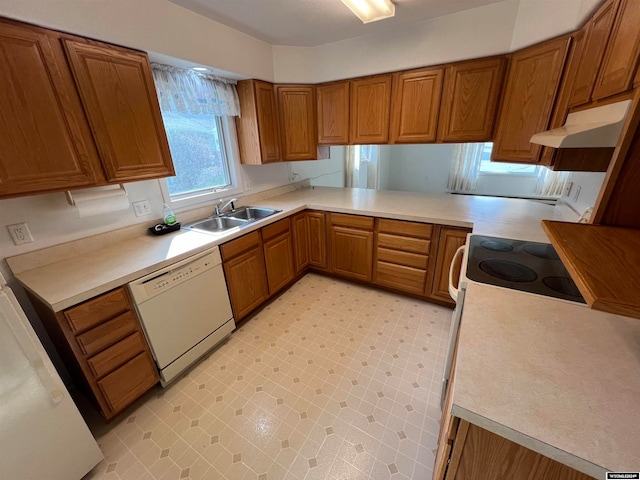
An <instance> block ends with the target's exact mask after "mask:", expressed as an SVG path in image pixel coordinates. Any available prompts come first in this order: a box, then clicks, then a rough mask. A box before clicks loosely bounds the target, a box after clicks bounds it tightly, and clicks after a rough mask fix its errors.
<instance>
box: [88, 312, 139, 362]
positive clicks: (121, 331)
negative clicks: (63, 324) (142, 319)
mask: <svg viewBox="0 0 640 480" xmlns="http://www.w3.org/2000/svg"><path fill="white" fill-rule="evenodd" d="M137 329H138V321H137V319H136V316H135V315H134V313H133V312H131V311H129V312H126V313H123V314H122V315H120V316H119V317H116V318H114V319H113V320H109V321H108V322H105V323H103V324H102V325H98V326H97V327H95V328H92V329H91V330H89V331H88V332H85V333H83V334H82V335H78V336H77V337H76V340H77V341H78V344H79V345H80V348H81V349H82V351H83V352H84V353H85V354H86V355H87V356H91V355H95V354H96V353H98V352H101V351H102V350H104V349H105V348H107V347H110V346H111V345H113V344H114V343H116V342H117V341H118V340H121V339H123V338H124V337H126V336H127V335H130V334H132V333H133V332H135V331H136V330H137Z"/></svg>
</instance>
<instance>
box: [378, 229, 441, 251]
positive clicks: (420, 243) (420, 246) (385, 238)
mask: <svg viewBox="0 0 640 480" xmlns="http://www.w3.org/2000/svg"><path fill="white" fill-rule="evenodd" d="M378 247H386V248H393V249H395V250H402V251H404V252H412V253H421V254H423V255H428V254H429V248H430V247H431V240H423V239H421V238H411V237H399V236H397V235H390V234H388V233H379V234H378Z"/></svg>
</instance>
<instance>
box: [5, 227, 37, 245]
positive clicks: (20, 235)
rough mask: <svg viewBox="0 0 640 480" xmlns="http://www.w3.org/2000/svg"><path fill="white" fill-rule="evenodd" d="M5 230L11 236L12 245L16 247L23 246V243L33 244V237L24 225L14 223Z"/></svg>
mask: <svg viewBox="0 0 640 480" xmlns="http://www.w3.org/2000/svg"><path fill="white" fill-rule="evenodd" d="M7 230H9V233H10V234H11V238H12V239H13V243H15V244H16V245H24V244H25V243H31V242H33V237H32V236H31V232H30V231H29V227H27V224H26V223H14V224H13V225H7Z"/></svg>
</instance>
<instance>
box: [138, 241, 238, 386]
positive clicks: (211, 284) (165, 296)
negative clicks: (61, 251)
mask: <svg viewBox="0 0 640 480" xmlns="http://www.w3.org/2000/svg"><path fill="white" fill-rule="evenodd" d="M129 290H130V291H131V296H132V297H133V300H134V303H135V305H136V309H137V311H138V315H139V316H140V321H141V323H142V328H143V330H144V333H145V335H146V337H147V340H148V342H149V346H150V347H151V351H152V353H153V357H154V358H155V361H156V364H157V365H158V369H159V370H160V379H161V381H160V383H161V384H162V386H163V387H164V386H166V385H167V384H168V383H170V382H171V381H172V380H174V379H175V378H176V377H177V376H178V375H180V373H182V372H183V371H184V370H186V369H187V368H188V367H189V366H191V365H192V364H193V363H194V362H196V361H197V360H198V359H199V358H200V357H202V356H203V355H204V354H205V353H207V352H208V351H209V350H211V349H212V348H213V347H214V346H216V345H217V344H218V343H220V342H221V341H222V340H224V339H225V338H226V337H227V336H229V334H230V333H231V332H232V331H233V330H234V329H235V328H236V324H235V322H234V321H233V314H232V312H231V304H230V303H229V293H228V291H227V284H226V282H225V280H224V273H223V271H222V259H221V258H220V250H219V249H218V247H215V248H213V249H211V250H208V251H206V252H204V253H201V254H199V255H194V256H193V257H189V258H187V259H186V260H182V261H181V262H178V263H175V264H173V265H171V266H169V267H166V268H163V269H161V270H158V271H156V272H153V273H151V274H149V275H147V276H145V277H142V278H139V279H138V280H135V281H133V282H131V283H130V284H129Z"/></svg>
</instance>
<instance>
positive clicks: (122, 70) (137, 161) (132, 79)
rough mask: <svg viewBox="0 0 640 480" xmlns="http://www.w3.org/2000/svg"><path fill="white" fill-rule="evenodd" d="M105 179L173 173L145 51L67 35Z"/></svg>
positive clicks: (66, 45) (68, 45)
mask: <svg viewBox="0 0 640 480" xmlns="http://www.w3.org/2000/svg"><path fill="white" fill-rule="evenodd" d="M64 46H65V49H66V52H67V56H68V58H69V63H70V64H71V69H72V71H73V75H74V77H75V79H76V84H77V86H78V90H79V92H80V97H81V98H82V103H83V105H84V109H85V112H86V114H87V117H88V119H89V124H90V125H91V129H92V131H93V136H94V137H95V139H96V143H97V145H98V150H99V152H100V157H101V158H102V163H103V165H104V168H105V172H106V175H107V180H108V181H110V182H121V181H126V180H144V179H147V178H158V177H167V176H171V175H175V171H174V169H173V163H172V161H171V154H170V153H169V144H168V143H167V135H166V132H165V130H164V123H163V122H162V117H161V115H160V107H159V106H158V97H157V94H156V89H155V86H154V83H153V77H152V75H151V66H150V65H149V59H148V58H147V55H146V54H145V53H142V52H137V51H134V50H127V49H123V48H119V47H114V46H111V45H106V44H101V43H96V42H91V43H89V42H81V41H75V40H69V39H66V40H64Z"/></svg>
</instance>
